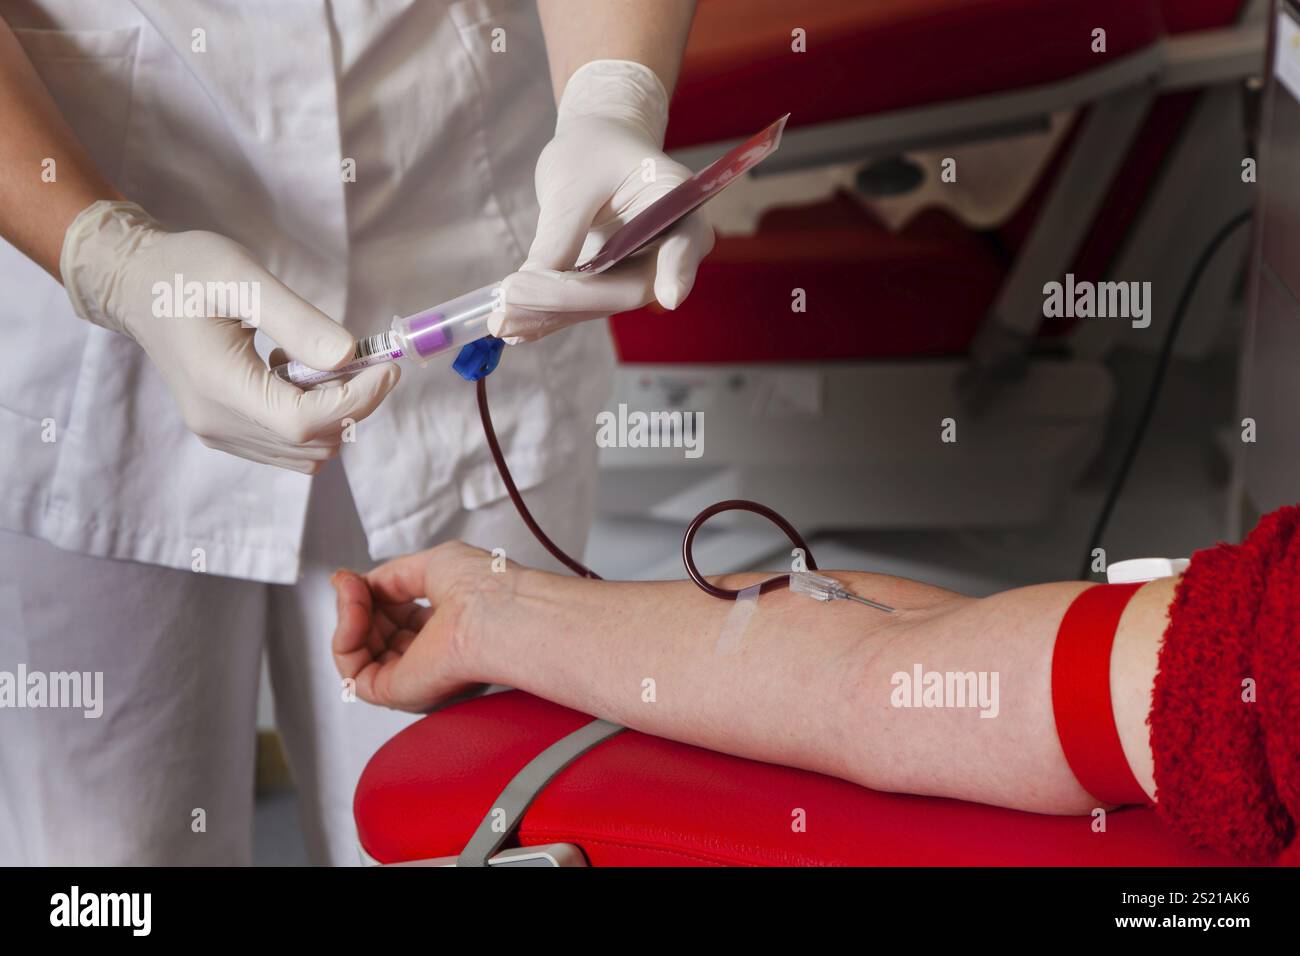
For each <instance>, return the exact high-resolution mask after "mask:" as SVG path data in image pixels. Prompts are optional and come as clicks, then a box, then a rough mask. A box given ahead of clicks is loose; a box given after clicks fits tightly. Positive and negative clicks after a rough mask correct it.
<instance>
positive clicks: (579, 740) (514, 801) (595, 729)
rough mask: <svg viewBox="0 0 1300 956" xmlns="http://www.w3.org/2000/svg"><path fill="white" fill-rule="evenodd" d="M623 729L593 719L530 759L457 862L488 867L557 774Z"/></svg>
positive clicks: (458, 863) (471, 838)
mask: <svg viewBox="0 0 1300 956" xmlns="http://www.w3.org/2000/svg"><path fill="white" fill-rule="evenodd" d="M622 729H623V728H622V727H621V726H619V725H618V724H612V723H610V722H609V721H608V720H593V721H592V722H591V723H589V724H583V725H582V726H581V727H579V728H578V729H577V730H575V731H574V732H573V733H571V734H569V735H568V736H567V737H561V738H560V739H559V740H557V741H556V742H555V743H553V744H551V745H550V746H549V747H547V748H546V749H545V750H543V751H542V752H541V753H539V754H538V755H537V756H536V757H534V758H533V759H532V760H530V761H529V762H528V764H527V765H526V766H525V767H524V769H523V770H520V771H519V772H518V773H517V774H515V776H514V779H513V780H511V781H510V782H509V783H508V784H506V788H505V789H504V790H502V791H501V795H500V796H498V797H497V798H496V800H495V801H494V802H493V804H492V809H490V810H489V811H488V814H487V816H485V817H484V818H483V822H482V823H480V824H479V825H478V829H477V830H475V831H474V835H473V836H472V837H470V838H469V842H468V843H466V844H465V849H464V850H462V851H461V853H460V857H459V858H458V859H457V860H456V865H457V866H488V865H489V864H488V860H490V859H492V857H493V856H494V855H495V854H496V852H497V850H499V849H501V844H503V843H505V842H506V840H507V839H509V837H510V834H512V833H514V832H515V828H516V827H518V826H519V821H520V820H522V819H523V817H524V813H525V812H527V810H528V808H529V806H531V805H532V802H533V800H535V799H536V798H537V795H538V794H539V793H541V792H542V790H543V789H545V787H546V785H547V784H548V783H550V782H551V780H552V779H553V778H554V777H555V775H556V774H557V773H559V772H560V771H561V770H563V769H564V768H565V767H567V766H568V765H569V764H571V763H573V761H575V760H577V759H578V758H579V757H581V756H582V755H583V754H585V753H586V752H587V751H588V750H590V749H591V748H592V747H594V746H596V744H598V743H600V742H601V741H602V740H607V739H609V738H610V737H613V736H614V735H615V734H616V733H618V732H619V731H621V730H622Z"/></svg>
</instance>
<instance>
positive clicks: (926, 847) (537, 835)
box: [354, 691, 1232, 866]
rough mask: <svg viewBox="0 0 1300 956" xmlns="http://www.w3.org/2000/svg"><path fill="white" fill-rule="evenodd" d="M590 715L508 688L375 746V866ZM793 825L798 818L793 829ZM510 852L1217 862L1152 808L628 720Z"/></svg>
mask: <svg viewBox="0 0 1300 956" xmlns="http://www.w3.org/2000/svg"><path fill="white" fill-rule="evenodd" d="M590 720H591V718H590V717H588V716H586V715H585V714H580V713H577V712H576V711H572V710H569V709H567V708H564V707H560V706H558V705H556V704H552V703H549V702H547V701H544V700H540V699H539V698H537V697H533V696H530V695H528V694H525V693H522V692H520V691H508V692H506V693H501V694H493V695H491V696H488V697H481V698H477V699H474V700H471V701H467V702H465V703H462V704H457V705H455V706H452V707H448V708H446V709H445V710H442V711H439V712H438V713H436V714H432V715H430V716H429V717H426V718H424V719H423V720H421V721H420V722H418V723H416V724H413V725H411V726H410V727H408V728H407V729H406V730H404V731H402V732H401V733H399V734H398V735H397V736H396V737H394V738H393V739H392V740H390V741H389V742H388V743H387V744H385V745H384V746H383V748H381V749H380V751H379V752H378V753H377V754H375V756H374V758H373V759H372V760H371V761H370V764H369V765H368V766H367V767H366V770H365V772H364V774H363V775H362V777H361V782H360V784H359V786H358V787H357V794H356V802H355V806H354V810H355V814H356V820H357V831H358V835H359V837H360V840H361V846H362V848H363V849H364V850H365V852H366V854H367V855H368V856H369V857H370V858H371V859H373V860H375V861H377V862H379V863H401V862H409V861H416V860H429V859H433V858H437V857H447V856H453V857H454V856H456V855H457V854H459V853H460V851H461V849H462V848H463V847H464V846H465V844H466V843H467V841H468V840H469V838H470V836H471V834H473V832H474V830H475V828H476V827H477V826H478V824H479V822H480V821H481V820H482V819H483V817H484V816H486V815H487V814H488V812H489V811H490V810H491V809H492V807H493V805H494V801H496V799H497V796H498V794H500V793H501V791H502V789H503V788H504V787H505V786H506V784H507V783H508V782H509V781H510V779H511V778H512V777H513V776H514V775H515V773H516V772H518V771H519V770H520V769H521V768H522V767H523V766H524V765H525V764H527V763H528V762H529V760H531V759H532V758H533V757H534V756H535V755H537V754H538V753H540V752H541V751H543V750H545V749H546V748H547V747H548V746H550V745H551V744H552V743H554V742H555V741H557V740H559V739H560V738H561V737H564V736H565V735H566V734H569V733H571V732H572V731H574V730H577V729H578V728H579V727H581V726H582V725H583V724H586V723H588V722H589V721H590ZM800 821H801V822H802V826H800V825H798V824H799V823H800ZM518 843H519V845H521V846H541V845H551V844H569V845H572V846H576V847H577V848H578V849H579V850H581V852H582V854H583V855H584V856H585V857H586V859H587V861H589V862H590V863H591V864H592V865H594V866H726V865H743V866H967V865H969V866H1058V865H1059V866H1157V865H1159V866H1216V865H1218V866H1222V865H1226V864H1230V863H1231V862H1232V861H1230V860H1225V859H1223V858H1222V857H1218V856H1215V855H1213V854H1210V853H1204V852H1201V851H1198V850H1195V849H1193V848H1192V847H1190V846H1188V845H1187V844H1186V843H1185V842H1184V841H1182V840H1181V839H1180V838H1179V837H1178V836H1177V835H1175V834H1173V833H1171V832H1169V831H1168V830H1166V829H1165V827H1164V825H1163V824H1162V823H1161V822H1160V821H1159V820H1158V819H1157V817H1156V815H1155V813H1154V811H1151V810H1147V809H1143V808H1129V809H1124V810H1117V811H1114V812H1112V813H1110V814H1109V815H1108V819H1107V821H1106V830H1105V832H1095V831H1094V829H1093V819H1092V818H1091V817H1060V816H1043V815H1039V814H1033V813H1023V812H1020V811H1016V810H1003V809H999V808H997V807H987V806H981V805H979V804H974V803H963V802H961V801H957V800H943V799H938V798H934V797H916V796H907V795H902V794H891V793H876V792H874V791H871V790H865V789H863V788H862V787H858V786H855V785H853V784H851V783H846V782H844V781H843V780H835V779H833V778H831V777H824V776H822V775H820V774H815V773H808V772H807V771H803V770H792V769H790V768H789V767H778V766H775V765H773V764H765V763H758V762H756V761H752V760H742V759H740V758H738V757H729V756H726V755H723V754H719V753H714V752H712V751H708V750H701V749H700V748H698V747H689V746H686V745H684V744H678V743H673V742H671V741H667V740H662V739H660V738H657V737H650V736H647V735H645V734H640V733H636V732H635V731H631V730H625V731H623V732H622V733H620V734H619V735H617V736H615V737H613V738H611V739H609V740H606V741H604V742H603V743H599V744H597V745H596V746H595V747H594V748H593V749H591V750H590V751H588V752H587V753H586V754H585V755H583V756H582V757H580V758H579V759H578V760H576V761H575V762H574V763H572V764H570V765H569V766H568V767H567V768H566V769H564V770H562V771H561V772H560V773H559V774H558V775H557V776H556V777H555V778H554V779H552V780H551V782H550V783H549V784H548V785H547V786H546V788H545V789H544V790H542V792H541V794H540V795H539V796H538V797H537V799H536V800H535V801H534V803H533V804H532V806H531V807H530V808H529V810H528V812H527V814H526V815H525V816H524V818H523V823H522V825H521V827H520V829H519V831H518Z"/></svg>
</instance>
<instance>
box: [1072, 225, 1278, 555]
mask: <svg viewBox="0 0 1300 956" xmlns="http://www.w3.org/2000/svg"><path fill="white" fill-rule="evenodd" d="M1252 215H1253V210H1251V209H1247V210H1245V211H1244V212H1241V213H1238V214H1237V215H1236V216H1234V217H1232V219H1230V220H1228V221H1227V222H1226V223H1224V224H1223V226H1221V227H1220V228H1219V231H1218V232H1217V233H1215V234H1214V238H1213V239H1211V240H1210V242H1209V245H1207V246H1206V247H1205V251H1204V252H1202V253H1201V257H1200V259H1198V260H1197V262H1196V265H1195V266H1194V267H1193V269H1192V273H1191V275H1190V276H1188V278H1187V282H1186V284H1185V285H1184V286H1183V291H1182V293H1181V295H1180V296H1179V299H1178V306H1177V308H1175V309H1174V315H1173V318H1172V319H1170V321H1169V329H1168V331H1167V332H1165V341H1164V344H1162V345H1161V347H1160V357H1159V358H1158V359H1157V360H1156V368H1155V372H1154V373H1153V374H1152V377H1151V385H1150V387H1149V388H1148V389H1147V397H1146V401H1145V402H1144V403H1143V406H1142V412H1141V414H1140V415H1139V416H1138V424H1137V428H1136V429H1135V430H1134V432H1133V436H1132V438H1130V439H1129V443H1128V447H1127V448H1126V449H1125V450H1124V457H1123V459H1122V460H1121V461H1120V466H1119V473H1118V474H1117V475H1116V476H1115V481H1114V482H1113V483H1112V484H1111V487H1110V490H1109V491H1108V492H1107V494H1106V500H1105V502H1104V503H1103V504H1102V507H1101V513H1100V514H1099V515H1098V516H1097V523H1096V524H1095V525H1094V526H1093V529H1092V536H1091V537H1090V538H1089V539H1088V547H1087V549H1086V551H1085V552H1084V556H1083V569H1082V571H1081V572H1080V574H1079V577H1080V578H1081V579H1083V580H1085V581H1086V580H1088V578H1089V577H1091V575H1092V553H1093V551H1094V550H1096V549H1097V548H1098V547H1100V545H1101V537H1102V535H1103V534H1104V533H1105V532H1106V525H1107V524H1109V523H1110V517H1111V513H1112V512H1113V511H1114V510H1115V505H1116V504H1117V503H1118V502H1119V496H1120V494H1121V493H1122V492H1123V490H1124V484H1125V482H1126V481H1128V476H1129V472H1130V471H1132V470H1133V462H1134V461H1135V460H1136V459H1137V455H1138V451H1139V449H1140V448H1141V446H1142V440H1143V439H1144V438H1145V437H1146V433H1147V429H1148V428H1149V427H1150V425H1151V419H1152V418H1153V417H1154V416H1155V408H1156V402H1157V401H1158V400H1159V398H1160V388H1161V386H1162V385H1164V381H1165V373H1166V372H1168V371H1169V362H1170V359H1171V358H1172V357H1173V354H1174V343H1175V342H1176V340H1177V338H1178V330H1179V329H1180V328H1182V324H1183V318H1184V317H1185V316H1186V314H1187V307H1188V305H1190V304H1191V301H1192V296H1193V295H1194V294H1195V293H1196V287H1197V286H1198V285H1200V282H1201V277H1202V276H1203V275H1204V274H1205V270H1206V269H1207V268H1209V265H1210V262H1211V261H1213V259H1214V257H1215V255H1216V254H1217V253H1218V251H1219V249H1220V248H1221V247H1222V246H1223V244H1224V243H1225V242H1226V241H1227V240H1228V237H1229V236H1231V235H1232V234H1233V233H1234V232H1236V231H1237V229H1238V228H1239V227H1240V226H1241V225H1242V224H1243V223H1246V222H1249V221H1250V218H1251V216H1252Z"/></svg>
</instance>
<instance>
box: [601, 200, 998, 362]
mask: <svg viewBox="0 0 1300 956" xmlns="http://www.w3.org/2000/svg"><path fill="white" fill-rule="evenodd" d="M1004 275H1005V269H1004V267H1003V265H1002V263H1001V261H1000V260H999V257H998V255H997V254H996V253H995V251H994V249H993V247H992V246H991V245H989V244H988V243H987V242H986V241H985V240H984V239H982V238H981V237H980V236H978V235H976V234H975V233H972V232H971V231H970V230H968V229H966V228H965V227H964V226H962V225H961V224H960V223H958V222H957V221H956V220H955V219H953V218H951V217H950V216H948V215H947V214H945V213H941V212H938V211H934V212H928V213H925V214H923V215H921V216H920V217H918V218H917V219H916V221H914V222H913V223H912V224H911V225H909V226H908V228H907V229H905V230H904V231H903V232H902V233H901V234H898V235H893V234H891V233H889V232H888V230H886V229H884V228H883V227H882V226H879V225H877V224H876V223H875V222H874V221H873V220H872V219H871V217H870V216H869V215H868V214H867V213H866V212H865V210H863V208H862V207H861V206H860V205H859V204H858V203H857V202H856V201H855V200H854V199H853V198H852V197H851V196H837V197H835V198H833V199H831V200H828V201H826V202H822V203H818V204H816V205H812V206H805V207H801V208H798V209H786V210H774V211H772V212H770V213H768V214H767V215H766V216H765V217H764V218H763V220H762V223H761V225H760V227H759V231H758V233H757V234H756V235H754V236H750V237H738V236H728V237H723V238H720V239H719V240H718V244H717V246H716V247H715V249H714V251H713V253H712V254H711V255H710V256H709V257H708V258H707V259H706V260H705V261H704V262H703V263H702V264H701V266H700V273H699V276H698V277H697V279H696V283H695V289H694V291H693V292H692V293H691V296H690V298H688V299H687V300H686V302H685V303H684V304H683V305H682V307H681V308H679V309H678V310H677V311H675V312H670V313H665V312H663V311H662V310H659V311H649V310H644V309H643V310H638V311H636V312H629V313H626V314H624V315H620V316H616V317H615V318H613V319H612V320H611V326H612V328H613V333H614V342H615V345H616V347H617V349H618V353H619V357H620V359H621V360H622V361H624V362H768V361H771V362H798V361H823V360H825V359H827V358H831V357H834V358H844V359H884V358H894V357H898V356H940V355H960V354H962V353H964V352H965V350H966V346H967V344H968V343H969V342H970V339H971V336H973V335H974V334H975V330H976V328H977V327H978V325H979V323H980V321H981V319H982V317H983V316H984V314H985V312H986V311H987V310H988V308H989V306H990V305H991V304H992V302H993V299H994V297H995V296H996V295H997V291H998V287H999V286H1000V285H1001V283H1002V280H1003V277H1004ZM793 289H804V290H806V292H807V300H806V308H807V311H805V312H792V311H791V305H792V292H791V290H793ZM864 289H870V291H871V295H870V298H869V299H866V298H865V297H864V295H863V290H864Z"/></svg>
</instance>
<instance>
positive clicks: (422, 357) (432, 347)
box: [271, 283, 501, 388]
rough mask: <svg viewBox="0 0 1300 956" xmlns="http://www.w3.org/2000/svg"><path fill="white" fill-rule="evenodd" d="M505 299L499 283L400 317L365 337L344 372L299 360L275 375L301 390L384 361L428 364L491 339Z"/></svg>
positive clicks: (282, 368)
mask: <svg viewBox="0 0 1300 956" xmlns="http://www.w3.org/2000/svg"><path fill="white" fill-rule="evenodd" d="M500 297H501V291H500V285H499V284H498V283H493V284H492V285H486V286H484V287H483V288H481V289H475V290H474V291H473V292H467V293H465V294H464V295H461V296H457V297H456V298H454V299H452V300H451V301H449V302H444V303H442V304H441V305H435V306H434V307H433V308H431V309H424V310H422V311H420V312H416V313H414V314H412V315H403V316H396V317H395V318H394V319H393V324H392V327H391V328H390V329H389V330H388V331H387V332H380V333H378V334H376V335H371V336H368V337H367V338H364V339H361V340H360V341H359V342H358V343H357V347H356V351H355V353H354V354H353V357H352V360H351V361H350V362H348V363H347V364H346V365H344V366H343V367H342V368H337V369H333V370H327V371H320V370H317V369H314V368H310V367H308V366H306V365H303V364H302V363H301V362H296V361H295V362H286V363H285V364H284V365H278V366H276V367H275V368H274V369H272V370H271V371H272V372H273V373H274V374H275V375H277V376H279V377H280V378H282V379H284V380H285V381H286V382H289V383H290V384H293V385H297V386H298V387H300V388H315V387H316V386H317V385H323V384H324V383H326V382H332V381H335V380H336V379H340V378H347V377H348V376H350V375H355V374H357V373H358V372H360V371H362V370H363V369H366V368H369V367H370V366H372V365H380V364H383V363H384V362H396V361H398V360H399V359H405V360H407V361H411V362H414V363H415V364H416V365H420V366H424V365H426V364H428V361H429V359H431V358H432V357H433V356H435V355H438V354H439V353H441V352H448V351H450V350H452V349H459V348H460V347H462V346H465V345H468V344H469V343H470V342H473V341H474V340H475V339H481V338H482V337H483V336H485V335H487V334H488V330H487V318H488V316H489V315H491V314H492V312H493V311H494V309H496V307H497V303H498V302H499V301H500Z"/></svg>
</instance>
